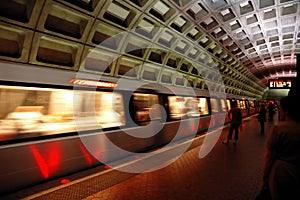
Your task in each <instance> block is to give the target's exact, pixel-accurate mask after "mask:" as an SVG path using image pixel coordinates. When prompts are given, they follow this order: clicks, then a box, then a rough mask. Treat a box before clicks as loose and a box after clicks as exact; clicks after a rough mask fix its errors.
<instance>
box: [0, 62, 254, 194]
mask: <svg viewBox="0 0 300 200" xmlns="http://www.w3.org/2000/svg"><path fill="white" fill-rule="evenodd" d="M0 67H1V75H0V76H1V77H0V80H1V82H0V97H1V98H0V144H1V145H0V160H1V163H2V164H1V167H0V178H1V180H2V181H1V186H0V194H5V193H9V192H13V191H16V190H19V189H22V188H25V187H28V186H31V185H34V184H38V183H42V182H44V181H47V180H51V179H54V178H58V177H61V176H64V175H67V174H70V173H73V172H77V171H80V170H84V169H87V168H90V167H93V166H96V165H101V163H100V162H99V161H98V160H99V158H100V157H105V159H106V160H107V161H108V162H109V161H113V160H116V159H120V158H122V157H125V156H126V155H120V154H115V153H114V152H111V150H110V149H106V144H105V143H104V142H103V141H105V140H104V139H103V138H104V137H108V138H109V140H111V141H113V142H114V143H115V144H116V145H117V146H118V147H120V148H122V149H125V150H126V151H128V152H143V151H146V150H149V149H151V148H154V147H160V146H163V145H165V144H167V143H168V142H170V141H171V140H172V139H173V138H174V137H175V134H177V132H178V131H181V133H180V134H181V136H180V138H178V139H182V138H185V137H194V136H195V133H197V134H201V135H203V136H205V134H206V131H207V130H208V129H210V128H214V127H215V128H217V127H222V126H223V125H224V122H225V123H227V122H228V119H227V111H228V110H229V109H230V107H231V101H232V100H237V101H238V105H239V107H240V108H241V109H242V111H243V116H244V117H246V116H249V115H253V114H255V113H256V112H257V109H258V103H259V102H258V101H256V100H255V99H243V98H241V97H238V96H226V98H219V97H218V95H216V94H214V95H211V94H209V92H208V91H203V90H194V89H188V88H183V87H182V88H180V87H175V86H170V87H168V88H167V87H164V86H161V85H157V84H155V83H139V84H140V86H139V87H138V88H134V87H131V86H132V85H135V84H136V81H134V80H126V83H125V84H124V83H122V84H119V83H118V80H117V79H115V78H112V77H101V80H100V81H99V76H97V75H93V74H84V76H78V74H76V72H70V71H63V70H57V69H49V68H38V67H32V66H26V67H24V66H20V64H5V63H2V65H1V66H0ZM12 72H18V73H12ZM37 75H38V76H37ZM170 88H171V89H170ZM224 119H225V121H224ZM152 121H156V122H157V123H158V124H162V129H161V130H160V131H159V132H158V133H156V134H154V135H153V136H150V137H146V138H145V137H144V138H142V137H133V136H132V135H128V133H130V132H131V133H133V132H134V133H135V134H139V133H143V131H144V129H145V128H146V127H147V128H149V127H148V125H149V124H151V123H150V122H152ZM179 125H181V126H182V127H183V128H181V129H180V130H179V128H178V127H179ZM152 128H153V127H152ZM150 129H151V127H150ZM79 132H80V134H79ZM80 137H86V138H91V139H92V140H93V141H96V142H98V141H99V145H98V146H96V147H94V150H93V152H90V151H91V149H89V150H87V149H86V148H85V146H84V144H83V143H82V141H81V139H80ZM95 155H96V157H95ZM97 156H98V157H97Z"/></svg>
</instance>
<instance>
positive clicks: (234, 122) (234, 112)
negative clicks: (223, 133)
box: [222, 101, 242, 144]
mask: <svg viewBox="0 0 300 200" xmlns="http://www.w3.org/2000/svg"><path fill="white" fill-rule="evenodd" d="M228 118H229V119H230V128H229V132H228V136H227V140H225V141H223V142H222V143H223V144H228V143H229V141H230V140H231V138H232V133H233V131H235V132H234V141H233V144H236V143H237V141H238V139H239V128H240V126H241V124H242V111H241V109H240V108H238V107H237V102H236V101H233V102H232V107H231V109H230V110H229V112H228Z"/></svg>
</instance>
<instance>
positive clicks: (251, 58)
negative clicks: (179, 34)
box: [172, 0, 300, 84]
mask: <svg viewBox="0 0 300 200" xmlns="http://www.w3.org/2000/svg"><path fill="white" fill-rule="evenodd" d="M172 2H173V3H174V4H175V5H176V7H177V8H178V9H180V10H181V12H183V13H184V14H185V16H186V17H188V18H189V20H192V21H193V22H195V23H196V24H198V25H199V27H200V28H201V29H202V30H204V31H205V32H206V33H207V34H209V35H210V36H211V38H213V39H214V40H215V41H216V42H217V43H218V44H220V45H221V46H222V48H223V50H225V51H226V52H228V53H230V54H232V55H233V56H234V57H235V58H236V59H237V60H238V61H239V62H240V63H241V64H242V65H243V66H244V67H246V68H247V69H249V70H250V71H251V72H252V73H253V74H254V75H255V76H256V77H258V78H259V79H260V80H261V81H262V82H263V83H264V84H267V81H268V79H269V78H277V77H279V76H285V77H293V76H296V69H295V66H296V55H297V54H300V9H299V6H300V1H299V0H205V1H200V0H172Z"/></svg>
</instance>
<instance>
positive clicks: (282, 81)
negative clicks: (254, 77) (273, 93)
mask: <svg viewBox="0 0 300 200" xmlns="http://www.w3.org/2000/svg"><path fill="white" fill-rule="evenodd" d="M293 79H294V78H279V79H269V81H268V87H269V89H291V87H292V82H293Z"/></svg>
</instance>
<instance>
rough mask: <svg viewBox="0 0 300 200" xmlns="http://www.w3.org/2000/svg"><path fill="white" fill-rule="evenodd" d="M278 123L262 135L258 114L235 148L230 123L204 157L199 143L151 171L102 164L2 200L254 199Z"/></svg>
mask: <svg viewBox="0 0 300 200" xmlns="http://www.w3.org/2000/svg"><path fill="white" fill-rule="evenodd" d="M275 118H276V116H274V119H275ZM274 123H277V121H276V120H274V121H268V122H266V124H265V126H266V128H265V134H264V135H261V134H260V131H259V123H258V121H257V118H256V116H251V117H248V118H246V119H244V120H243V130H242V131H241V132H240V135H239V136H240V139H239V141H238V143H237V144H236V145H234V144H232V143H229V144H222V141H223V140H225V139H226V137H227V133H228V129H229V127H228V125H226V126H224V127H223V129H222V133H221V135H220V137H219V138H218V141H217V143H216V144H215V146H214V148H213V149H212V150H211V151H210V153H208V154H207V155H206V156H205V157H203V158H199V150H200V147H199V146H197V144H196V145H194V146H195V147H191V149H190V150H188V151H187V152H185V153H184V154H183V155H182V156H180V157H179V158H178V159H177V160H175V161H174V162H171V163H170V164H169V165H168V166H166V167H164V168H162V169H158V170H154V171H152V172H147V173H128V172H122V171H120V170H117V169H114V168H110V167H109V166H99V167H95V168H93V169H89V170H86V171H82V172H79V173H77V174H72V175H70V176H67V177H63V178H61V179H58V180H52V181H50V182H48V183H44V184H41V185H36V186H34V187H31V188H26V189H24V190H21V191H18V192H16V193H14V194H10V195H7V196H4V197H2V198H0V199H10V200H11V199H35V200H49V199H55V200H62V199H64V200H69V199H70V200H77V199H78V200H79V199H84V200H154V199H155V200H181V199H185V200H254V198H255V196H256V195H257V194H258V192H259V184H260V180H261V175H262V166H263V157H264V151H265V142H266V139H267V137H268V136H269V130H270V128H271V127H272V126H273V124H274ZM200 137H201V136H200ZM200 137H198V138H200ZM195 140H197V138H196V139H195ZM62 182H65V184H62Z"/></svg>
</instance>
